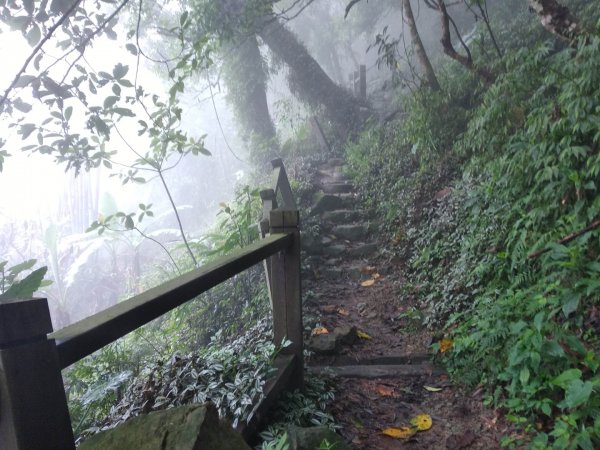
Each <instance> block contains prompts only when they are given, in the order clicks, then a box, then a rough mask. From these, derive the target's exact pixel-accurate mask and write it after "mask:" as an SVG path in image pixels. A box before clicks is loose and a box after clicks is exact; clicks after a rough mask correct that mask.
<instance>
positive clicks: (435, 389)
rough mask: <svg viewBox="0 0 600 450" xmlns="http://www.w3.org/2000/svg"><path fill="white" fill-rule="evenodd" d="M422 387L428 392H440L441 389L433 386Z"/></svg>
mask: <svg viewBox="0 0 600 450" xmlns="http://www.w3.org/2000/svg"><path fill="white" fill-rule="evenodd" d="M423 389H425V390H426V391H429V392H440V391H441V390H442V388H439V387H433V386H423Z"/></svg>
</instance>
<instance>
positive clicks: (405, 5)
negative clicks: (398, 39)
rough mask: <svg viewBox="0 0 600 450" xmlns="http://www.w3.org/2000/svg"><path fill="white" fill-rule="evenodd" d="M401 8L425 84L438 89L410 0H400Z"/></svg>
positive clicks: (435, 89) (438, 85)
mask: <svg viewBox="0 0 600 450" xmlns="http://www.w3.org/2000/svg"><path fill="white" fill-rule="evenodd" d="M402 9H403V14H404V17H405V20H406V24H407V25H408V29H409V31H410V38H411V40H412V43H413V46H414V48H415V54H416V55H417V60H418V61H419V65H420V66H421V70H423V73H424V75H425V79H426V80H427V84H428V85H429V87H430V88H431V89H433V90H434V91H439V90H440V84H439V82H438V79H437V77H436V76H435V72H434V70H433V66H432V65H431V61H430V60H429V57H428V56H427V52H426V51H425V47H424V46H423V42H422V41H421V36H420V35H419V31H418V30H417V22H416V21H415V16H414V15H413V11H412V6H411V5H410V0H402Z"/></svg>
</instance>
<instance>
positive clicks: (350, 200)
mask: <svg viewBox="0 0 600 450" xmlns="http://www.w3.org/2000/svg"><path fill="white" fill-rule="evenodd" d="M355 202H356V197H355V195H354V194H335V195H334V194H325V195H322V196H321V197H320V198H319V199H318V200H317V201H316V202H315V204H314V206H313V207H312V209H311V211H310V215H311V216H314V215H316V214H322V213H324V212H326V211H335V210H338V209H348V208H351V207H352V206H353V205H354V203H355Z"/></svg>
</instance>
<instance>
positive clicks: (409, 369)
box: [307, 363, 445, 378]
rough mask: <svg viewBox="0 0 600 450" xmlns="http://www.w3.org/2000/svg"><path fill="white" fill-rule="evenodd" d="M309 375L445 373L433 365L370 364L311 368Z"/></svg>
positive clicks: (416, 374) (390, 375)
mask: <svg viewBox="0 0 600 450" xmlns="http://www.w3.org/2000/svg"><path fill="white" fill-rule="evenodd" d="M307 370H308V372H309V373H313V374H322V373H330V374H332V375H333V376H337V377H344V378H402V377H420V376H426V377H427V376H431V375H441V374H443V373H445V372H444V370H443V369H441V368H440V367H436V366H434V365H433V364H427V363H425V364H389V365H388V364H369V365H358V364H357V365H350V366H309V367H307Z"/></svg>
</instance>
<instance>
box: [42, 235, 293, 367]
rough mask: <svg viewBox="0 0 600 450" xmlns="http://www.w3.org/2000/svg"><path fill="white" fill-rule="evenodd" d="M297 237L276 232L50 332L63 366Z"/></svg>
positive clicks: (234, 273)
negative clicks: (55, 342)
mask: <svg viewBox="0 0 600 450" xmlns="http://www.w3.org/2000/svg"><path fill="white" fill-rule="evenodd" d="M294 239H295V237H294V236H293V235H292V234H283V233H281V234H272V235H270V236H268V237H266V238H265V239H263V240H260V241H258V242H255V243H253V244H251V245H249V246H247V247H245V248H243V249H241V250H238V251H236V252H233V253H232V254H231V255H228V256H225V257H222V258H219V259H217V260H215V261H213V262H211V263H209V264H207V265H205V266H203V267H200V268H199V269H196V270H192V271H191V272H188V273H186V274H184V275H182V276H180V277H177V278H175V279H174V280H171V281H168V282H167V283H164V284H162V285H160V286H157V287H155V288H152V289H150V290H148V291H146V292H144V293H142V294H140V295H137V296H135V297H132V298H130V299H128V300H125V301H124V302H121V303H118V304H116V305H114V306H111V307H110V308H108V309H106V310H104V311H102V312H100V313H98V314H94V315H93V316H90V317H88V318H86V319H83V320H81V321H79V322H76V323H74V324H72V325H69V326H67V327H65V328H63V329H62V330H59V331H56V332H55V333H52V334H50V335H49V337H50V338H53V339H56V341H57V349H58V355H59V360H60V365H61V367H62V368H65V367H67V366H69V365H71V364H73V363H74V362H76V361H78V360H80V359H81V358H84V357H85V356H87V355H89V354H91V353H93V352H95V351H96V350H99V349H100V348H102V347H104V346H105V345H107V344H109V343H111V342H113V341H114V340H116V339H118V338H120V337H122V336H124V335H126V334H127V333H129V332H131V331H133V330H135V329H137V328H139V327H140V326H142V325H144V324H146V323H148V322H150V321H151V320H154V319H156V318H157V317H160V316H161V315H163V314H165V313H166V312H169V311H170V310H172V309H173V308H175V307H177V306H180V305H182V304H183V303H185V302H187V301H189V300H191V299H193V298H195V297H197V296H198V295H199V294H201V293H203V292H206V291H207V290H209V289H210V288H212V287H214V286H216V285H218V284H219V283H222V282H223V281H225V280H227V279H228V278H231V277H232V276H234V275H236V274H238V273H240V272H242V271H244V270H246V269H248V268H249V267H251V266H253V265H255V264H257V263H259V262H261V261H262V260H263V259H265V258H267V257H269V256H271V255H273V254H275V253H277V252H279V251H282V250H285V249H287V248H288V247H289V246H290V245H292V243H293V242H294Z"/></svg>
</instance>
